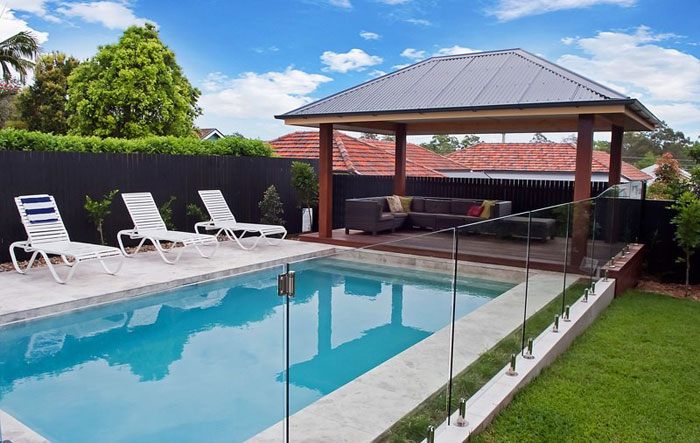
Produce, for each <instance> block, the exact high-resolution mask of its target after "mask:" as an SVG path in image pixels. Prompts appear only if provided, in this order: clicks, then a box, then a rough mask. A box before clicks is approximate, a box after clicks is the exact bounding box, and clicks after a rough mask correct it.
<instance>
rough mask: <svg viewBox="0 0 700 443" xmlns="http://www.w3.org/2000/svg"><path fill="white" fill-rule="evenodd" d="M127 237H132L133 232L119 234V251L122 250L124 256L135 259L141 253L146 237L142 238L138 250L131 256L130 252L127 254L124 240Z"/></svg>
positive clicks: (120, 232)
mask: <svg viewBox="0 0 700 443" xmlns="http://www.w3.org/2000/svg"><path fill="white" fill-rule="evenodd" d="M125 235H131V231H119V233H118V234H117V243H119V249H121V250H122V253H123V254H124V256H125V257H133V256H134V255H136V254H137V253H138V252H139V250H140V249H141V246H143V244H144V242H145V241H146V240H147V239H146V238H145V237H144V238H142V239H141V241H140V242H139V245H138V246H137V247H136V250H135V251H134V252H132V253H131V254H129V253H128V252H126V248H125V247H124V242H123V240H122V237H123V236H125Z"/></svg>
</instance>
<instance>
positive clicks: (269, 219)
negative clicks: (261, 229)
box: [258, 185, 284, 226]
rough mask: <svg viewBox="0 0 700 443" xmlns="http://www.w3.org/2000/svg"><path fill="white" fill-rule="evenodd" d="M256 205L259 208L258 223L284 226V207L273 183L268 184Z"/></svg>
mask: <svg viewBox="0 0 700 443" xmlns="http://www.w3.org/2000/svg"><path fill="white" fill-rule="evenodd" d="M258 207H259V208H260V223H264V224H266V225H282V226H284V219H283V218H282V216H283V215H284V208H283V207H282V200H281V199H280V195H279V194H278V193H277V188H275V185H270V187H269V188H267V189H266V190H265V193H264V194H263V199H262V200H261V201H260V203H258Z"/></svg>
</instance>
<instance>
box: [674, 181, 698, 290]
mask: <svg viewBox="0 0 700 443" xmlns="http://www.w3.org/2000/svg"><path fill="white" fill-rule="evenodd" d="M671 209H675V210H676V212H677V214H676V215H675V217H673V219H672V220H671V223H673V224H674V225H675V226H676V233H675V235H674V239H675V240H676V244H678V246H679V247H680V248H681V249H682V250H683V255H684V257H682V258H680V259H679V260H678V261H679V262H682V263H685V295H686V296H687V295H688V291H689V290H690V257H691V256H692V255H693V254H694V253H695V250H696V249H697V248H699V247H700V200H698V198H697V197H696V196H695V195H693V194H692V193H690V192H685V193H683V195H681V196H680V198H679V199H678V201H676V202H675V203H674V204H673V205H672V206H671Z"/></svg>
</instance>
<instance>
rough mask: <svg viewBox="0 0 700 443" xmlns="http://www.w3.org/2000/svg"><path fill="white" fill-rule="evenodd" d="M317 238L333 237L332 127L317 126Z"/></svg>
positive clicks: (325, 125)
mask: <svg viewBox="0 0 700 443" xmlns="http://www.w3.org/2000/svg"><path fill="white" fill-rule="evenodd" d="M319 131H320V133H319V146H318V154H319V155H318V236H319V237H321V238H331V237H332V236H333V125H332V124H328V123H324V124H321V125H319Z"/></svg>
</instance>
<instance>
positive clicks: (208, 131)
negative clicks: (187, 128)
mask: <svg viewBox="0 0 700 443" xmlns="http://www.w3.org/2000/svg"><path fill="white" fill-rule="evenodd" d="M197 135H199V139H200V140H218V139H220V138H224V137H226V136H225V135H224V134H223V133H222V132H221V131H219V130H218V129H216V128H202V129H197Z"/></svg>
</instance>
